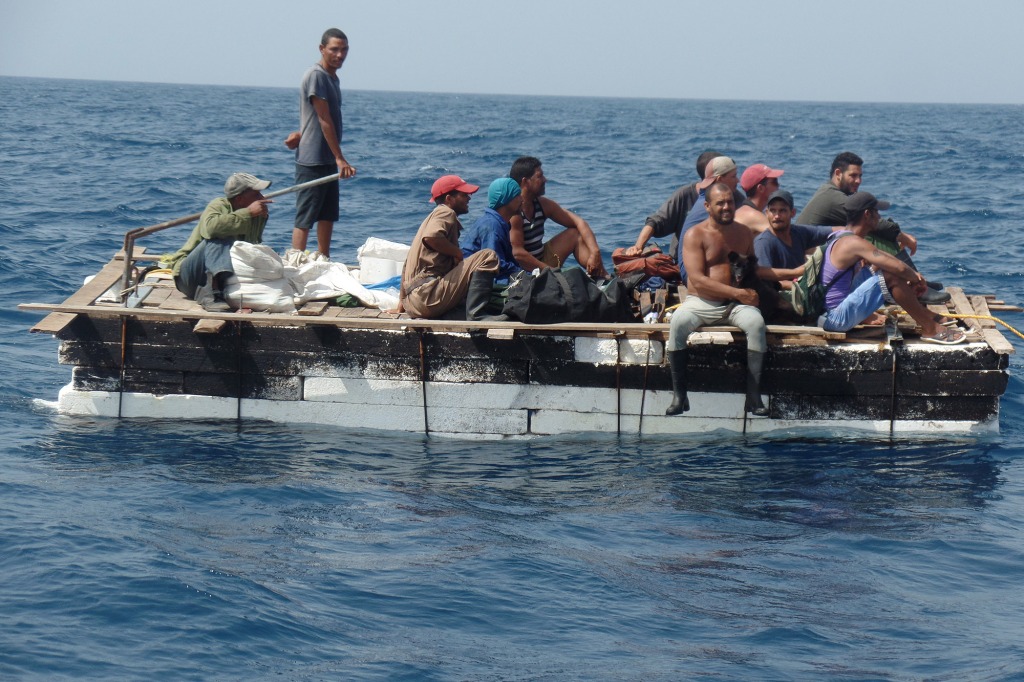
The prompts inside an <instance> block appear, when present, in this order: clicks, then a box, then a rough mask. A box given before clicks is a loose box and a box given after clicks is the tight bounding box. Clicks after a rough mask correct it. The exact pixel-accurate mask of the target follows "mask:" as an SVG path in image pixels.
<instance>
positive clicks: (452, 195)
mask: <svg viewBox="0 0 1024 682" xmlns="http://www.w3.org/2000/svg"><path fill="white" fill-rule="evenodd" d="M478 189H480V187H479V186H478V185H473V184H470V183H468V182H466V181H465V180H463V179H462V178H460V177H459V176H458V175H443V176H441V177H440V178H438V179H437V180H436V181H435V182H434V184H433V186H431V188H430V199H431V201H433V202H434V204H435V206H434V210H433V211H431V212H430V215H428V216H427V217H426V219H425V220H424V221H423V222H422V223H421V224H420V229H419V230H418V231H417V232H416V236H415V237H414V238H413V240H412V248H411V249H410V250H409V255H408V256H407V257H406V259H405V268H404V269H403V271H402V284H401V287H400V289H399V298H398V312H405V311H408V312H409V314H410V315H412V316H413V317H426V318H435V317H440V316H442V315H444V314H445V313H447V312H448V311H450V310H451V309H452V308H454V307H456V306H457V305H458V304H459V303H460V302H462V299H464V298H465V299H466V308H467V319H479V318H478V317H474V316H473V315H474V314H479V313H481V311H482V310H483V309H484V307H486V305H487V302H488V301H489V300H490V295H491V284H492V282H493V281H494V273H496V272H497V271H498V256H497V254H495V253H494V251H492V250H491V249H482V250H480V251H478V252H477V253H474V254H473V255H471V256H469V257H466V258H463V255H462V249H461V248H460V247H459V235H460V233H461V232H462V223H460V222H459V216H460V215H465V214H466V213H468V212H469V200H470V198H471V197H472V195H473V194H474V193H475V192H476V191H477V190H478ZM477 273H479V274H478V275H477ZM474 275H477V276H476V277H474ZM477 280H479V281H480V285H479V286H473V287H471V286H470V284H471V282H472V283H473V284H474V285H475V284H477ZM484 282H486V285H487V286H486V287H484V286H483V283H484ZM467 293H468V294H469V296H467ZM470 299H472V300H470Z"/></svg>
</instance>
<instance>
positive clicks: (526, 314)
mask: <svg viewBox="0 0 1024 682" xmlns="http://www.w3.org/2000/svg"><path fill="white" fill-rule="evenodd" d="M641 279H643V277H642V276H640V277H636V276H634V277H630V278H629V279H627V280H623V279H619V278H618V277H615V278H612V279H611V280H610V281H608V282H607V283H606V284H604V285H600V286H599V285H598V284H597V283H596V282H594V280H592V279H590V276H589V275H587V273H586V272H584V271H583V270H581V269H579V268H570V269H566V270H556V269H553V268H545V269H543V270H541V271H540V274H538V275H536V276H534V275H532V274H530V273H529V272H525V271H524V272H521V273H519V274H518V275H516V276H514V277H513V278H512V282H511V284H510V285H509V287H508V300H507V301H506V302H505V307H504V308H503V309H502V312H503V313H505V314H506V315H508V316H509V317H512V318H514V319H517V320H519V321H520V322H526V323H527V324H551V323H555V322H633V321H635V320H636V315H635V314H634V312H633V307H632V300H633V288H634V287H635V286H636V284H637V283H638V282H639V281H640V280H641Z"/></svg>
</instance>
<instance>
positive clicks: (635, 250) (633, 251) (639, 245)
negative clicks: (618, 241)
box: [625, 223, 654, 256]
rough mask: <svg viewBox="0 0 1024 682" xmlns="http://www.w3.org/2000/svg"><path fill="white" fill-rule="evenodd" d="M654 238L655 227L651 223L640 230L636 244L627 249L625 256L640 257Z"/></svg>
mask: <svg viewBox="0 0 1024 682" xmlns="http://www.w3.org/2000/svg"><path fill="white" fill-rule="evenodd" d="M653 236H654V226H653V225H651V224H650V223H647V224H645V225H644V227H643V229H642V230H640V235H639V236H638V237H637V238H636V244H634V245H633V246H630V247H628V248H627V249H626V251H625V254H626V255H627V256H639V255H640V254H641V253H643V252H644V247H645V246H647V242H649V241H650V240H651V237H653Z"/></svg>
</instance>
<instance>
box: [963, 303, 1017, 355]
mask: <svg viewBox="0 0 1024 682" xmlns="http://www.w3.org/2000/svg"><path fill="white" fill-rule="evenodd" d="M971 303H972V304H973V305H974V309H975V310H976V311H977V313H978V314H979V315H991V312H990V311H989V309H988V302H987V301H986V300H985V298H984V297H982V296H974V297H972V298H971ZM981 328H982V332H981V333H982V335H983V336H984V337H985V342H986V343H987V344H988V345H989V347H991V348H992V350H994V351H995V352H997V353H1000V354H1003V355H1013V354H1014V353H1016V352H1017V350H1016V349H1015V348H1014V347H1013V344H1011V343H1010V342H1009V341H1007V340H1006V337H1004V336H1003V335H1002V333H1001V332H1000V331H999V329H998V328H997V327H996V323H995V321H994V320H981Z"/></svg>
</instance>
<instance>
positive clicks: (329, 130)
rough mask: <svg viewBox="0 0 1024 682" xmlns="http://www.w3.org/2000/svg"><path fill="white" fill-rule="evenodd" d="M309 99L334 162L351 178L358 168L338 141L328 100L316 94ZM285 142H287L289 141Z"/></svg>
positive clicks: (341, 171) (342, 174) (340, 171)
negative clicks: (344, 153)
mask: <svg viewBox="0 0 1024 682" xmlns="http://www.w3.org/2000/svg"><path fill="white" fill-rule="evenodd" d="M309 101H310V103H312V105H313V110H314V111H316V118H317V120H318V121H319V122H320V130H321V131H323V134H324V139H325V140H326V141H327V146H328V147H330V148H331V154H333V155H334V162H335V163H336V164H338V173H340V174H341V177H343V178H351V177H352V176H353V175H355V174H356V169H355V168H354V167H353V166H351V165H350V164H349V162H348V161H346V160H345V157H344V156H343V155H342V153H341V143H340V142H338V131H337V130H335V129H334V119H332V118H331V110H330V107H328V106H327V100H325V99H321V98H319V97H317V96H315V95H314V96H311V97H310V98H309ZM285 144H287V141H286V142H285Z"/></svg>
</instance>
